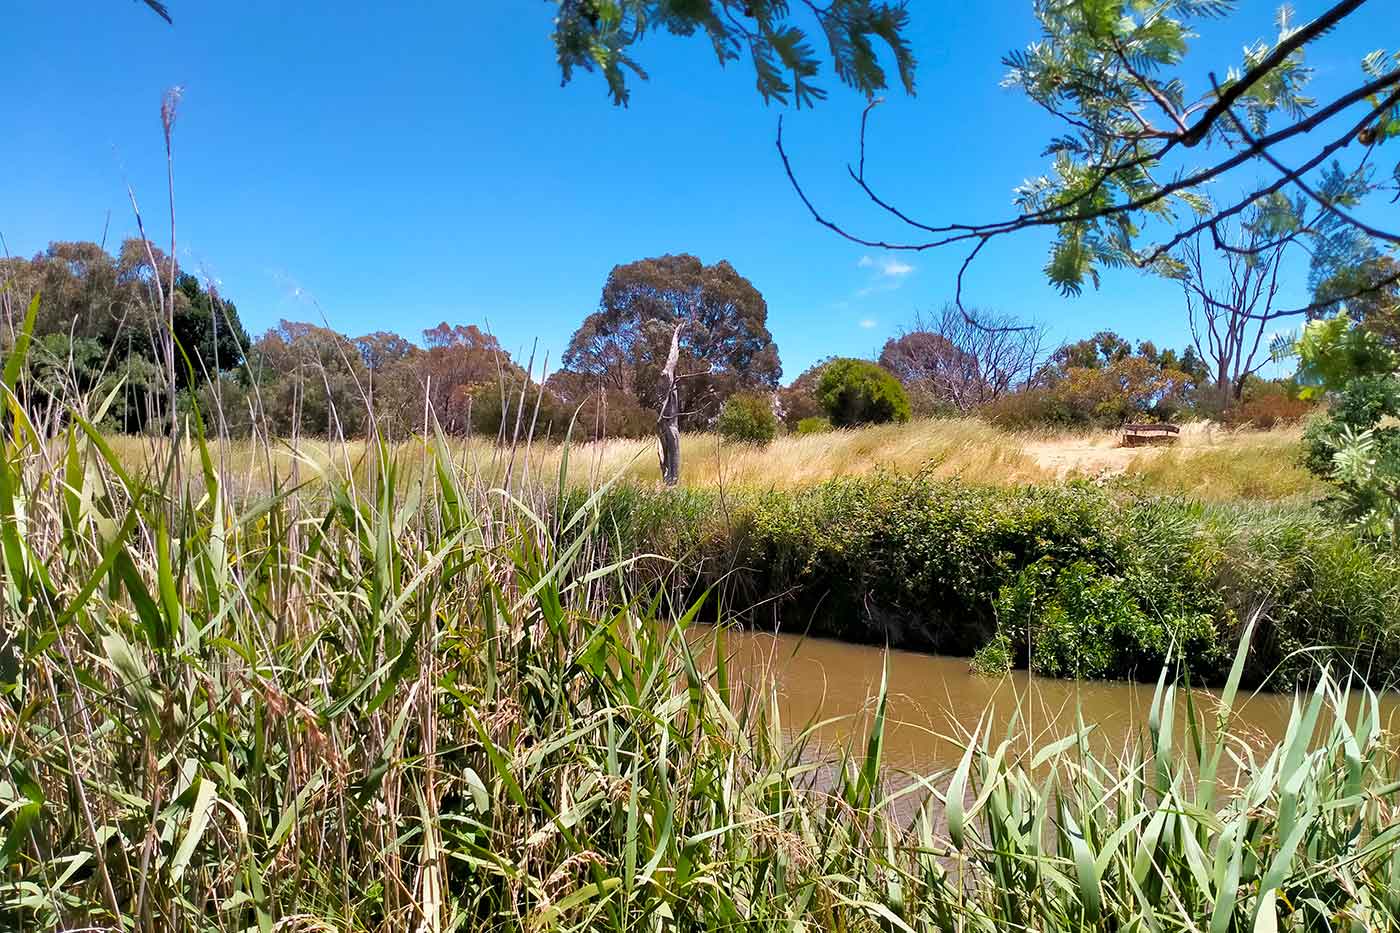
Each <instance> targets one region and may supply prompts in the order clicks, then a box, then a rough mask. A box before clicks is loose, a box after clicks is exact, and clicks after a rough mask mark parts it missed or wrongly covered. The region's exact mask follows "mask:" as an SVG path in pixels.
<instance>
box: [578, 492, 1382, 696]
mask: <svg viewBox="0 0 1400 933" xmlns="http://www.w3.org/2000/svg"><path fill="white" fill-rule="evenodd" d="M600 507H601V508H602V510H603V512H604V517H605V521H604V522H603V523H602V527H603V528H604V529H606V536H607V541H606V542H605V543H606V545H607V546H609V547H612V548H617V549H618V550H619V553H621V554H624V555H630V554H635V553H639V552H650V553H658V554H663V555H667V556H669V557H671V558H674V559H675V563H674V564H672V565H666V566H663V565H661V564H660V563H653V564H651V565H648V569H647V570H645V571H644V572H646V573H650V574H660V575H664V576H665V577H666V579H667V580H668V582H669V583H670V584H671V587H672V592H673V593H675V594H676V596H677V597H678V598H682V599H685V598H692V597H693V596H694V595H695V594H696V593H698V592H699V591H700V590H701V589H702V588H703V587H707V586H711V585H715V584H718V589H719V591H720V593H721V594H722V596H723V597H724V598H723V604H724V606H725V608H726V609H727V610H728V611H730V612H741V613H743V612H746V611H747V615H748V617H749V618H750V619H752V620H753V621H754V622H755V623H761V624H764V625H769V626H771V625H772V624H773V623H774V621H775V620H777V621H779V622H780V624H781V626H782V627H783V628H784V629H786V630H788V631H799V632H801V631H805V632H809V633H811V634H817V635H826V636H831V637H835V638H841V639H845V640H849V641H859V642H871V643H886V642H887V643H889V644H890V645H892V646H895V647H903V648H912V649H916V650H924V651H934V652H941V653H948V654H959V655H972V654H974V653H976V652H978V651H979V649H984V650H983V653H982V655H981V656H980V658H979V662H980V663H981V664H982V665H983V666H987V667H995V666H997V663H998V662H1009V663H1013V664H1016V665H1018V666H1025V665H1030V666H1032V667H1033V668H1034V669H1035V670H1037V671H1038V672H1041V673H1044V674H1049V675H1055V676H1082V677H1131V676H1133V675H1134V674H1136V673H1138V672H1141V673H1142V674H1143V675H1144V676H1153V677H1155V676H1156V673H1157V672H1158V671H1159V670H1160V666H1161V662H1162V661H1163V659H1164V658H1165V657H1167V655H1168V654H1169V653H1171V649H1172V647H1173V646H1175V647H1176V649H1177V650H1178V652H1179V654H1180V656H1181V657H1184V659H1185V660H1186V662H1187V663H1188V665H1189V666H1190V667H1191V668H1192V669H1193V671H1194V672H1195V673H1196V675H1197V677H1198V678H1200V679H1204V680H1208V681H1214V680H1219V679H1223V677H1224V674H1225V671H1226V668H1227V667H1228V663H1229V658H1230V655H1231V652H1232V650H1233V647H1234V645H1235V642H1236V636H1237V634H1238V631H1239V628H1240V626H1241V625H1242V623H1243V620H1244V619H1246V618H1247V617H1248V616H1249V615H1250V614H1252V613H1254V612H1256V611H1258V612H1261V613H1262V615H1261V621H1260V630H1259V634H1258V635H1257V636H1256V647H1255V650H1254V652H1253V656H1252V659H1251V670H1250V674H1249V680H1250V681H1251V682H1254V683H1258V682H1261V681H1262V680H1263V679H1264V678H1265V677H1266V676H1267V675H1268V674H1269V673H1270V672H1271V671H1275V670H1277V676H1278V677H1279V678H1280V679H1279V680H1278V681H1277V682H1279V683H1285V682H1290V681H1291V679H1292V678H1294V677H1295V676H1299V675H1301V674H1302V673H1303V672H1306V671H1309V670H1312V669H1315V666H1314V664H1313V662H1312V661H1311V660H1310V659H1309V658H1307V657H1304V656H1303V655H1300V654H1298V652H1299V651H1300V650H1303V649H1320V648H1328V649H1329V650H1334V651H1335V653H1336V654H1337V655H1338V656H1339V658H1340V659H1341V660H1345V661H1346V662H1354V663H1356V664H1357V665H1358V666H1359V667H1362V668H1363V669H1365V670H1366V671H1367V672H1368V674H1369V676H1370V678H1371V679H1372V680H1373V681H1385V680H1386V679H1387V677H1389V676H1390V673H1391V670H1392V669H1393V668H1394V666H1395V662H1396V660H1397V659H1400V649H1398V648H1397V639H1396V637H1395V632H1394V627H1395V625H1394V620H1397V619H1400V611H1398V610H1400V567H1397V565H1396V563H1395V561H1394V560H1392V559H1391V558H1389V557H1388V556H1384V555H1381V554H1378V553H1377V552H1376V551H1374V550H1372V549H1370V548H1369V547H1368V546H1366V545H1365V544H1363V543H1360V542H1358V541H1357V540H1356V539H1355V538H1353V537H1352V536H1351V535H1349V534H1348V533H1346V532H1345V531H1342V530H1340V529H1337V528H1335V527H1333V526H1332V525H1330V524H1328V523H1327V522H1326V521H1325V520H1324V519H1322V518H1320V517H1318V516H1315V515H1313V514H1311V513H1308V512H1304V511H1299V510H1296V509H1295V510H1269V509H1260V508H1257V507H1250V508H1232V509H1220V508H1212V509H1207V508H1205V507H1202V506H1200V505H1195V504H1191V503H1187V502H1184V501H1180V500H1175V499H1160V498H1148V499H1143V498H1138V497H1136V496H1133V495H1130V494H1129V493H1128V492H1127V491H1125V490H1114V489H1104V488H1101V487H1096V486H1093V485H1089V484H1073V485H1067V486H1040V487H1027V488H1022V489H1014V490H1007V489H995V488H988V487H979V486H972V485H968V484H966V483H961V482H957V481H947V480H934V479H930V478H925V477H917V476H915V477H910V476H896V475H881V476H876V477H869V478H855V479H850V478H848V479H840V480H833V481H831V482H827V483H823V484H821V485H817V486H813V487H810V488H807V489H804V490H800V491H796V492H784V491H768V492H741V493H737V494H736V493H735V492H733V491H726V492H723V493H721V492H719V491H714V490H693V489H677V490H665V491H661V490H651V489H646V490H644V489H640V488H637V487H631V486H624V487H619V488H617V489H614V490H612V491H610V492H609V493H608V494H607V495H605V496H604V497H603V498H602V499H601V500H600ZM1343 649H1344V650H1343Z"/></svg>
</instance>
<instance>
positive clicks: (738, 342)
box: [560, 254, 782, 429]
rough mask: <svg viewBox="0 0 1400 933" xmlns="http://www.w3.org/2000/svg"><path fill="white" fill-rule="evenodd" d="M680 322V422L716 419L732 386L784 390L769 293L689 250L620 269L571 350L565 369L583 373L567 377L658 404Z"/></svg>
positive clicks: (652, 405)
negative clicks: (780, 387)
mask: <svg viewBox="0 0 1400 933" xmlns="http://www.w3.org/2000/svg"><path fill="white" fill-rule="evenodd" d="M677 324H680V325H681V328H682V329H681V335H680V361H679V365H678V368H677V373H678V374H679V375H681V376H683V378H682V380H681V382H680V390H679V391H680V406H681V408H680V410H681V418H680V422H681V425H682V427H684V428H686V429H694V428H697V427H703V426H707V425H709V424H710V423H711V422H712V421H713V420H714V418H715V416H716V415H718V413H719V407H720V405H721V404H722V403H723V402H724V400H725V399H726V398H728V397H729V396H730V395H732V394H734V393H735V392H738V391H741V390H745V389H750V390H757V389H767V390H772V389H776V388H777V386H778V380H779V378H780V377H781V376H782V366H781V365H780V363H779V361H778V348H777V345H776V344H774V342H773V335H772V334H770V333H769V332H768V305H767V303H766V302H764V300H763V296H762V295H761V294H759V291H758V289H757V288H755V287H754V286H753V283H751V282H750V281H749V280H748V279H746V278H744V277H743V276H742V275H740V274H739V273H738V272H737V271H736V270H735V269H734V267H733V266H731V265H730V264H729V263H728V262H724V261H721V262H718V263H715V264H714V265H709V266H707V265H705V264H704V263H702V262H701V261H700V260H699V259H697V258H696V257H694V256H690V255H685V254H682V255H667V256H660V257H657V258H654V259H643V260H639V261H637V262H632V263H627V264H626V265H620V266H616V267H614V268H613V270H612V272H611V273H610V274H609V275H608V280H607V282H606V283H605V284H604V286H603V295H602V298H601V300H600V301H599V306H598V310H597V311H595V312H593V313H592V314H590V315H588V317H587V318H586V319H585V320H584V322H583V324H582V325H581V326H580V327H579V329H578V330H577V331H575V332H574V335H573V337H572V338H571V339H570V340H569V346H568V348H567V349H566V350H565V351H564V355H563V359H562V364H563V370H564V371H565V372H568V373H574V374H578V375H581V376H584V377H585V378H583V379H577V378H576V379H574V380H561V381H560V384H561V385H563V384H565V383H566V382H570V381H571V382H572V383H573V385H574V386H575V387H577V388H579V389H583V390H585V391H591V390H592V387H593V386H594V385H598V386H605V387H607V388H608V389H611V390H614V391H616V392H620V393H622V394H624V395H627V396H629V397H630V398H631V399H633V400H634V401H635V402H636V403H637V404H638V405H639V406H641V407H642V408H648V409H652V410H655V408H656V406H657V404H658V403H659V400H660V391H661V389H660V378H661V370H662V367H663V366H664V365H665V361H666V355H667V352H668V351H669V349H670V345H671V334H672V331H673V330H674V328H675V326H676V325H677ZM584 400H585V399H584V398H569V399H567V401H570V402H572V403H574V404H581V403H583V402H584Z"/></svg>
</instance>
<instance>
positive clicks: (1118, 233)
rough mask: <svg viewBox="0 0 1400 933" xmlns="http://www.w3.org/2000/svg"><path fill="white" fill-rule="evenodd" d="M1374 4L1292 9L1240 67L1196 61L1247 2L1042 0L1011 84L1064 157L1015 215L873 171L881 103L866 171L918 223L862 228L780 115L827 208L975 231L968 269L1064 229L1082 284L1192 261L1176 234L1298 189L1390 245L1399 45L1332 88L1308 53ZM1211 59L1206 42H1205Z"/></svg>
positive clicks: (929, 235) (1061, 266) (910, 232)
mask: <svg viewBox="0 0 1400 933" xmlns="http://www.w3.org/2000/svg"><path fill="white" fill-rule="evenodd" d="M1366 2H1367V0H1341V2H1338V3H1335V4H1334V5H1332V6H1331V7H1330V8H1329V9H1327V10H1325V11H1324V12H1323V13H1322V14H1321V15H1319V16H1318V17H1317V18H1315V19H1313V20H1312V21H1310V22H1307V23H1304V24H1301V25H1299V24H1297V23H1295V22H1294V21H1293V18H1292V15H1291V13H1290V11H1289V9H1288V8H1287V7H1284V8H1282V9H1281V10H1280V11H1279V13H1278V15H1277V18H1276V21H1275V22H1274V24H1273V32H1274V38H1273V39H1272V40H1271V41H1256V42H1252V43H1250V44H1248V45H1246V46H1245V48H1244V51H1243V54H1242V56H1241V58H1240V60H1239V61H1237V62H1234V63H1229V64H1228V67H1226V68H1223V69H1218V70H1212V69H1209V68H1207V69H1206V70H1204V72H1203V73H1202V72H1200V71H1197V72H1194V73H1191V74H1188V72H1187V70H1186V69H1185V67H1184V66H1185V63H1186V61H1187V53H1188V51H1191V49H1192V42H1193V40H1195V39H1196V38H1197V32H1196V29H1197V27H1198V26H1201V25H1202V24H1206V23H1211V24H1222V23H1223V24H1227V25H1236V24H1239V23H1241V21H1242V20H1243V17H1242V16H1239V15H1237V13H1236V3H1235V2H1234V0H1157V2H1146V0H1034V10H1035V15H1036V17H1037V19H1038V21H1039V23H1040V27H1041V33H1042V34H1041V38H1040V39H1039V40H1038V41H1036V42H1033V43H1031V44H1030V45H1029V46H1028V47H1027V48H1025V49H1023V50H1019V51H1016V52H1013V53H1011V54H1010V55H1008V56H1007V57H1006V59H1005V60H1004V62H1005V65H1006V67H1007V74H1006V77H1005V79H1004V82H1003V83H1004V84H1005V85H1006V86H1007V87H1011V88H1018V89H1020V90H1021V91H1022V92H1024V93H1025V95H1026V96H1027V97H1028V98H1029V99H1030V100H1031V101H1033V102H1034V103H1035V104H1036V105H1037V106H1039V107H1040V108H1042V109H1043V110H1045V111H1046V112H1047V113H1049V114H1050V115H1051V116H1053V117H1054V118H1055V119H1056V120H1058V121H1059V122H1060V123H1061V124H1063V126H1064V131H1063V133H1062V134H1061V135H1059V136H1057V137H1055V138H1053V139H1051V140H1050V141H1049V143H1048V144H1047V146H1046V149H1045V155H1046V156H1047V157H1049V159H1050V167H1049V170H1048V171H1046V172H1045V173H1044V174H1042V175H1040V176H1037V177H1034V178H1031V179H1029V180H1027V181H1026V182H1024V183H1023V184H1022V185H1021V186H1020V187H1018V188H1017V189H1016V198H1015V203H1016V207H1017V212H1016V213H1015V214H1014V215H1013V216H1010V217H1007V218H1005V219H1003V220H998V221H993V222H947V221H939V222H925V221H922V220H919V219H917V218H916V217H915V216H914V214H913V213H911V212H910V211H909V210H908V209H907V208H904V207H901V206H898V205H896V204H894V203H892V202H891V201H890V200H888V199H887V198H885V197H884V196H883V195H882V194H880V193H879V192H878V191H877V190H876V189H875V187H874V186H873V185H872V183H871V182H870V181H869V179H868V178H867V176H866V172H865V145H866V125H867V122H868V116H869V113H868V112H867V115H866V119H863V120H862V122H861V131H860V160H859V163H858V167H857V166H853V167H851V168H850V175H851V177H852V179H853V181H854V182H855V183H856V185H857V186H858V188H859V189H860V190H861V191H862V192H863V193H864V195H865V196H866V197H868V198H869V199H870V200H871V201H873V202H874V203H875V204H876V205H877V206H878V207H879V208H881V209H882V210H883V211H884V212H885V214H886V215H887V216H888V217H889V218H890V219H891V221H892V222H893V223H894V224H895V225H896V228H897V229H898V230H900V231H902V233H903V235H902V236H898V237H885V236H879V235H873V234H869V233H863V232H854V231H852V230H851V229H849V228H847V227H846V226H844V225H842V224H840V223H838V222H837V221H835V220H832V219H830V218H829V217H828V216H827V215H826V214H825V213H824V212H822V211H821V210H820V209H819V208H818V207H817V206H816V205H815V204H814V203H813V202H812V201H811V199H810V198H809V197H808V196H807V194H806V193H805V191H804V190H803V189H802V186H801V185H800V183H799V182H798V180H797V177H796V175H795V174H794V172H793V169H792V165H791V162H790V160H789V158H788V154H787V151H786V149H785V148H784V144H783V137H782V129H781V126H780V128H779V133H778V148H779V150H780V153H781V154H782V158H783V162H784V166H785V167H786V169H787V171H788V175H789V178H790V180H791V182H792V184H793V186H794V188H795V189H796V190H797V192H798V194H799V196H800V197H801V198H802V200H803V202H804V203H805V204H806V206H807V207H808V209H809V210H810V211H811V213H812V215H813V216H814V217H815V219H816V220H817V221H818V222H820V223H822V224H823V225H825V226H827V227H828V228H830V229H832V230H833V231H835V232H837V233H838V234H840V235H841V236H843V237H845V238H847V239H849V240H852V241H854V242H857V243H860V244H862V245H865V246H870V247H878V248H885V249H893V250H927V249H934V248H937V247H942V246H948V245H954V244H960V245H962V246H964V247H965V248H966V249H967V250H968V255H967V259H966V261H965V263H964V265H963V270H962V271H963V272H965V271H966V269H967V265H968V264H969V263H970V262H971V260H972V259H973V258H975V257H976V255H977V253H978V252H979V251H980V250H981V249H982V248H983V247H984V246H985V245H986V244H987V242H989V241H990V240H992V239H995V238H996V237H999V236H1003V235H1006V234H1011V233H1016V232H1019V231H1022V230H1026V229H1031V228H1043V227H1048V228H1051V229H1052V230H1053V231H1054V235H1055V236H1054V242H1053V245H1052V247H1051V251H1050V257H1049V260H1048V262H1047V264H1046V267H1045V273H1046V276H1047V277H1048V278H1049V280H1050V281H1051V282H1052V283H1053V284H1054V285H1056V286H1057V287H1058V288H1060V289H1061V290H1062V291H1063V292H1065V293H1067V294H1074V293H1078V292H1079V291H1080V290H1082V289H1083V287H1084V286H1085V284H1086V283H1088V284H1094V285H1097V284H1098V281H1099V275H1100V272H1101V270H1102V269H1104V268H1113V267H1123V266H1133V267H1138V268H1145V269H1151V270H1154V271H1158V272H1162V273H1165V274H1168V275H1173V276H1176V275H1179V274H1180V264H1179V261H1178V260H1176V259H1174V258H1173V255H1172V254H1173V251H1174V250H1176V249H1177V248H1178V247H1180V246H1181V245H1182V244H1183V243H1185V242H1186V241H1187V240H1189V239H1190V238H1192V237H1195V236H1196V235H1197V234H1200V233H1202V232H1207V233H1210V234H1211V235H1212V236H1214V233H1215V228H1216V226H1217V225H1218V224H1219V223H1221V222H1222V221H1224V220H1228V219H1230V218H1232V217H1237V216H1238V215H1240V214H1242V213H1243V212H1245V211H1246V210H1249V209H1250V208H1251V207H1255V206H1258V205H1261V204H1271V205H1273V204H1278V203H1291V201H1287V200H1283V201H1281V200H1280V199H1279V198H1278V197H1277V196H1278V195H1280V194H1285V195H1296V196H1297V197H1298V198H1301V199H1303V200H1304V201H1306V202H1307V203H1308V204H1309V205H1313V206H1317V207H1319V208H1322V209H1323V211H1324V212H1325V213H1326V214H1327V215H1328V222H1327V224H1325V225H1324V226H1325V227H1326V228H1327V229H1326V230H1320V231H1319V233H1320V234H1321V233H1325V234H1326V235H1327V236H1329V237H1331V238H1332V239H1333V240H1334V241H1335V239H1336V238H1337V236H1338V235H1339V233H1341V232H1343V231H1344V232H1345V235H1346V236H1351V237H1353V238H1354V237H1356V236H1360V237H1363V238H1364V239H1365V240H1366V241H1367V243H1368V244H1370V246H1371V247H1372V248H1373V249H1374V248H1375V247H1376V246H1377V245H1379V246H1395V245H1397V244H1400V234H1397V233H1395V232H1390V231H1386V230H1381V229H1378V228H1377V227H1375V226H1374V225H1371V224H1368V223H1366V222H1365V221H1364V219H1363V218H1362V217H1361V216H1360V215H1359V214H1358V212H1357V210H1356V208H1357V207H1358V206H1360V205H1361V204H1362V202H1363V200H1364V199H1365V196H1366V195H1368V194H1372V193H1374V192H1377V191H1381V190H1390V191H1393V192H1395V191H1400V163H1397V164H1396V165H1395V166H1394V168H1393V169H1390V170H1385V171H1379V172H1378V171H1377V166H1376V163H1377V161H1378V160H1379V159H1380V157H1381V156H1380V154H1379V153H1378V152H1377V149H1378V147H1379V146H1381V145H1382V144H1384V143H1385V142H1386V141H1387V140H1389V139H1391V138H1393V137H1395V136H1397V135H1400V54H1391V53H1388V52H1385V51H1376V52H1372V53H1370V54H1369V55H1367V56H1365V58H1364V59H1363V60H1362V61H1361V62H1360V63H1359V65H1360V67H1359V69H1358V72H1359V74H1358V75H1357V77H1356V78H1354V79H1352V80H1351V81H1349V82H1348V83H1347V84H1346V85H1345V86H1343V87H1342V88H1341V89H1339V90H1337V91H1336V92H1335V93H1332V94H1330V95H1329V96H1328V97H1327V99H1324V100H1319V99H1316V98H1314V97H1313V96H1311V94H1310V88H1311V85H1312V78H1313V71H1312V69H1311V68H1310V67H1309V66H1308V64H1307V60H1306V58H1305V55H1306V53H1307V52H1308V51H1309V50H1311V49H1316V48H1317V47H1318V45H1319V43H1323V44H1325V42H1326V40H1327V38H1328V37H1329V36H1330V35H1331V34H1332V33H1333V31H1334V30H1336V29H1338V28H1339V27H1342V26H1344V25H1352V24H1350V23H1347V22H1346V20H1347V19H1348V17H1351V16H1353V14H1355V13H1356V12H1357V11H1358V10H1359V9H1360V8H1362V7H1363V6H1364V5H1365V4H1366ZM1372 2H1375V0H1372ZM1198 60H1199V53H1197V54H1196V55H1194V56H1192V58H1191V62H1192V64H1193V65H1194V64H1195V63H1196V62H1197V61H1198ZM1353 143H1355V144H1356V146H1355V147H1353V148H1350V149H1348V147H1350V146H1351V145H1352V144H1353ZM1285 148H1286V149H1287V150H1288V153H1289V154H1288V156H1287V158H1288V159H1289V160H1290V161H1289V162H1285V161H1284V157H1283V156H1281V155H1280V152H1281V150H1283V149H1285ZM1298 159H1301V161H1293V160H1298ZM1339 193H1344V196H1339ZM1294 222H1295V223H1296V222H1297V221H1294ZM1164 231H1165V232H1164ZM1333 245H1334V246H1335V243H1334V244H1333ZM962 277H963V276H962V273H960V274H959V277H958V283H959V293H960V292H961V283H962ZM1314 310H1316V309H1314V308H1311V307H1309V308H1301V309H1297V310H1296V311H1295V312H1293V313H1311V312H1313V311H1314Z"/></svg>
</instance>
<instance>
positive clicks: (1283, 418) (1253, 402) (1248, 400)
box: [1220, 385, 1317, 431]
mask: <svg viewBox="0 0 1400 933" xmlns="http://www.w3.org/2000/svg"><path fill="white" fill-rule="evenodd" d="M1316 408H1317V405H1316V403H1314V402H1310V401H1308V400H1306V399H1301V398H1298V397H1296V396H1294V395H1291V394H1289V393H1288V392H1287V391H1286V390H1285V389H1284V388H1283V387H1282V386H1275V385H1269V386H1268V387H1267V389H1263V390H1261V391H1259V392H1257V393H1255V394H1253V395H1249V394H1246V396H1245V399H1244V400H1243V401H1242V402H1240V403H1239V404H1237V405H1233V406H1231V407H1230V408H1227V409H1226V410H1225V411H1224V412H1222V413H1221V416H1220V420H1221V421H1222V422H1224V423H1225V424H1227V425H1229V426H1230V427H1243V426H1245V425H1248V426H1250V427H1254V428H1259V429H1260V430H1263V431H1267V430H1269V429H1270V428H1273V427H1275V426H1277V425H1279V424H1291V423H1293V422H1296V421H1302V420H1303V419H1304V418H1306V417H1307V416H1308V415H1309V414H1311V413H1312V412H1313V411H1314V410H1315V409H1316Z"/></svg>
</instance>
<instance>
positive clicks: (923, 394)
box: [880, 304, 1044, 415]
mask: <svg viewBox="0 0 1400 933" xmlns="http://www.w3.org/2000/svg"><path fill="white" fill-rule="evenodd" d="M1043 338H1044V330H1043V329H1042V328H1038V327H1023V326H1021V325H1020V324H1019V323H1018V322H1017V321H1016V320H1015V319H1014V318H1012V317H1010V316H1007V315H999V314H992V313H989V312H985V311H981V310H977V309H971V310H969V311H967V312H966V313H964V312H962V311H960V310H959V309H958V308H956V307H955V306H953V305H951V304H950V305H947V306H945V307H944V308H943V310H942V312H940V313H939V315H938V316H937V317H936V318H933V319H931V320H925V319H924V318H923V317H922V315H916V316H915V318H914V325H913V327H912V328H910V329H909V330H906V331H904V332H903V333H902V334H900V336H898V337H894V338H891V339H890V340H888V341H886V342H885V347H884V349H883V350H882V351H881V353H880V365H881V366H883V367H884V368H885V369H888V370H889V371H890V372H892V373H894V374H895V376H896V378H898V379H899V381H900V383H902V384H903V386H904V389H905V391H906V392H907V393H908V394H909V402H910V405H911V406H913V410H914V413H915V414H920V415H929V414H934V413H937V412H939V411H955V412H959V413H962V414H967V413H968V412H971V411H974V410H976V409H977V408H980V407H981V406H983V405H986V404H987V403H989V402H993V401H995V400H996V399H998V398H1000V397H1001V396H1002V395H1004V394H1005V393H1007V392H1010V391H1012V390H1014V389H1015V388H1016V387H1017V386H1020V385H1024V384H1026V383H1027V382H1029V380H1030V378H1031V376H1032V375H1033V374H1034V372H1035V368H1036V362H1037V357H1038V356H1039V354H1040V344H1041V341H1042V340H1043Z"/></svg>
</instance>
